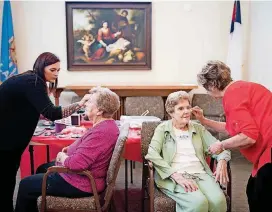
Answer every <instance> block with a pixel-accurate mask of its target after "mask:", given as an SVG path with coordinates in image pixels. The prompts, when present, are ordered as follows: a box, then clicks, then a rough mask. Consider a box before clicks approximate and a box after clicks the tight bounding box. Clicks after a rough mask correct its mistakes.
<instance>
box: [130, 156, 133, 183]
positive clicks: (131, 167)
mask: <svg viewBox="0 0 272 212" xmlns="http://www.w3.org/2000/svg"><path fill="white" fill-rule="evenodd" d="M130 183H133V161H132V160H131V161H130Z"/></svg>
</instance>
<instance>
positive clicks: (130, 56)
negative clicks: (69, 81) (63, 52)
mask: <svg viewBox="0 0 272 212" xmlns="http://www.w3.org/2000/svg"><path fill="white" fill-rule="evenodd" d="M151 6H152V5H151V2H66V26H67V28H66V29H67V62H68V65H67V67H68V70H69V71H93V70H107V71H108V70H151V10H152V8H151Z"/></svg>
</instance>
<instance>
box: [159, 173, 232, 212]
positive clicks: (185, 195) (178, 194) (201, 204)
mask: <svg viewBox="0 0 272 212" xmlns="http://www.w3.org/2000/svg"><path fill="white" fill-rule="evenodd" d="M198 176H199V177H200V178H201V179H202V180H199V181H197V182H196V183H197V185H198V190H196V191H193V192H186V191H185V190H184V189H183V187H181V186H180V185H178V186H177V189H175V191H174V192H171V191H169V190H166V189H161V191H162V192H163V193H165V194H166V195H167V196H169V197H170V198H172V199H173V200H175V201H176V212H226V211H227V203H226V197H225V195H224V193H223V191H222V189H221V188H220V186H219V184H218V183H216V182H215V180H214V178H213V177H211V176H210V175H208V174H199V175H198Z"/></svg>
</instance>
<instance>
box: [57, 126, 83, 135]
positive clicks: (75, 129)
mask: <svg viewBox="0 0 272 212" xmlns="http://www.w3.org/2000/svg"><path fill="white" fill-rule="evenodd" d="M86 130H87V129H86V128H85V127H67V128H65V129H63V130H62V131H61V132H60V133H61V134H69V133H73V134H82V133H84V132H86Z"/></svg>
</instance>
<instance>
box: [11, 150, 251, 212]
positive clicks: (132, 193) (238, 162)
mask: <svg viewBox="0 0 272 212" xmlns="http://www.w3.org/2000/svg"><path fill="white" fill-rule="evenodd" d="M124 167H125V166H124V163H123V164H122V166H121V169H120V171H119V174H118V178H117V182H116V190H115V193H114V202H115V208H116V211H117V212H124V211H125V210H124V199H125V198H124V187H125V183H124V182H125V180H124V179H125V172H124V170H125V169H124ZM129 167H130V165H129ZM231 169H232V212H248V206H247V200H246V194H245V189H246V184H247V180H248V177H249V174H250V169H251V165H250V164H249V163H248V162H247V161H246V160H245V159H244V158H243V157H242V156H241V155H240V153H239V152H238V151H233V152H232V162H231ZM141 170H142V164H141V163H136V167H135V169H134V170H133V183H131V182H130V177H129V183H128V185H129V194H128V198H129V200H128V211H129V212H141V190H140V189H141ZM129 173H130V172H129ZM19 174H20V173H19V172H18V176H17V184H16V188H15V193H14V204H15V200H16V195H17V190H18V183H19V181H20V175H19ZM129 176H130V174H129ZM145 211H149V210H148V202H147V201H146V210H145Z"/></svg>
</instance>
